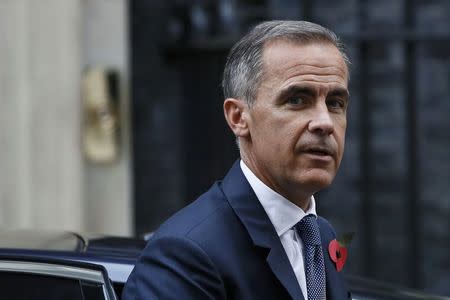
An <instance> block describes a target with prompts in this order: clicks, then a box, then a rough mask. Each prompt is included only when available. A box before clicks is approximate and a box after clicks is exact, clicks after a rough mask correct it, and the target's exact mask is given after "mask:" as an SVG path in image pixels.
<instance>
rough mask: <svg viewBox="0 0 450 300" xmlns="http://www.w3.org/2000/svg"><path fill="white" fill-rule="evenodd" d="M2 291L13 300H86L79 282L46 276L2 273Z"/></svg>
mask: <svg viewBox="0 0 450 300" xmlns="http://www.w3.org/2000/svg"><path fill="white" fill-rule="evenodd" d="M0 290H1V293H2V298H3V299H11V300H27V299H36V300H41V299H42V300H44V299H47V300H57V299H66V300H84V299H83V293H82V289H81V286H80V282H79V281H78V280H74V279H67V278H60V277H53V276H45V275H36V274H26V273H25V274H23V273H15V272H0ZM97 299H98V298H97Z"/></svg>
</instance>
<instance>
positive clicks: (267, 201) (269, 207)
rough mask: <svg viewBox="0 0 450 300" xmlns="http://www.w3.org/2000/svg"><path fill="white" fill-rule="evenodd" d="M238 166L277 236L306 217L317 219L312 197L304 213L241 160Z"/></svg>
mask: <svg viewBox="0 0 450 300" xmlns="http://www.w3.org/2000/svg"><path fill="white" fill-rule="evenodd" d="M240 166H241V169H242V172H243V173H244V176H245V178H247V180H248V182H249V184H250V186H251V187H252V189H253V191H254V192H255V194H256V197H257V198H258V200H259V202H261V205H262V206H263V208H264V210H265V211H266V213H267V215H268V216H269V219H270V221H271V222H272V224H273V226H274V227H275V230H276V232H277V234H278V236H281V235H283V234H284V233H285V232H286V231H288V230H289V229H291V228H292V227H293V226H294V225H295V224H297V223H298V222H300V220H301V219H303V217H304V216H306V215H309V214H313V215H314V216H316V217H317V214H316V202H315V200H314V196H311V201H310V206H309V208H308V210H307V211H306V212H305V211H303V209H301V208H300V207H298V206H297V205H295V204H294V203H292V202H291V201H289V200H288V199H286V198H285V197H283V196H281V195H280V194H278V193H277V192H275V191H274V190H272V189H271V188H270V187H268V186H267V185H266V184H264V183H263V182H262V181H261V180H260V179H259V178H258V177H256V175H255V174H254V173H253V172H252V171H251V170H250V169H249V167H247V165H246V164H245V163H244V162H243V161H242V160H241V162H240Z"/></svg>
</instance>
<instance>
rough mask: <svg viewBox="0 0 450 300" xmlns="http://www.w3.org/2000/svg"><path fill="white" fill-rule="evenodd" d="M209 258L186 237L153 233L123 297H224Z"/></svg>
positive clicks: (218, 277)
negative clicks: (153, 235) (156, 235)
mask: <svg viewBox="0 0 450 300" xmlns="http://www.w3.org/2000/svg"><path fill="white" fill-rule="evenodd" d="M225 298H226V295H225V288H224V284H223V281H222V279H221V278H220V276H219V274H218V272H217V270H216V268H215V266H214V265H213V263H212V261H211V259H210V258H209V257H208V256H207V254H206V253H205V252H204V251H203V249H202V248H200V246H198V245H197V244H196V243H195V242H193V241H192V240H190V239H188V238H184V237H183V238H180V237H169V236H162V237H155V238H153V239H151V241H150V242H149V244H148V245H147V247H146V248H145V250H144V252H143V254H142V256H141V258H140V259H139V261H138V263H137V264H136V266H135V268H134V270H133V272H132V273H131V275H130V277H129V279H128V281H127V284H126V286H125V288H124V292H123V295H122V299H124V300H141V299H142V300H143V299H146V300H147V299H149V300H150V299H161V300H163V299H196V300H197V299H198V300H201V299H225Z"/></svg>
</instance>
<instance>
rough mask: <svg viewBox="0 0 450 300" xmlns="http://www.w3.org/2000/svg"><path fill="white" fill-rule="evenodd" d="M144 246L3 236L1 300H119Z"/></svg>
mask: <svg viewBox="0 0 450 300" xmlns="http://www.w3.org/2000/svg"><path fill="white" fill-rule="evenodd" d="M145 244H146V241H145V240H144V239H132V238H121V237H109V236H101V235H92V234H90V235H88V234H84V235H80V234H77V233H72V232H44V231H29V230H21V231H17V230H16V231H6V230H4V231H1V230H0V295H1V298H2V299H10V300H19V299H20V300H24V299H37V300H40V299H46V300H54V299H64V300H72V299H73V300H75V299H77V300H78V299H80V300H81V299H83V300H97V299H111V300H115V299H120V296H121V293H122V290H123V287H124V284H125V282H126V280H127V278H128V276H129V275H130V273H131V271H132V269H133V267H134V265H135V263H136V261H137V259H138V257H139V255H140V253H141V251H142V250H143V248H144V247H145ZM348 281H349V284H350V289H351V291H352V295H353V299H354V300H357V299H358V300H375V299H380V300H384V299H386V300H387V299H389V300H391V299H392V300H397V299H399V300H400V299H427V300H450V298H449V297H439V296H432V295H428V294H424V293H422V292H418V291H415V290H411V289H404V288H399V287H396V286H391V285H387V284H384V283H380V282H376V281H369V280H365V279H361V278H358V277H349V278H348ZM174 298H175V299H176V295H174Z"/></svg>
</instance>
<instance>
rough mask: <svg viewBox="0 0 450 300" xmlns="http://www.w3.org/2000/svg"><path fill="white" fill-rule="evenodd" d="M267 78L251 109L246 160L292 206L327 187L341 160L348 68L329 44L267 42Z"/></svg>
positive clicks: (265, 73) (265, 77) (264, 55)
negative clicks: (292, 203) (291, 202)
mask: <svg viewBox="0 0 450 300" xmlns="http://www.w3.org/2000/svg"><path fill="white" fill-rule="evenodd" d="M263 62H264V64H263V76H262V80H261V84H260V87H259V90H258V93H257V96H256V99H255V101H254V103H253V105H252V106H251V107H250V108H249V109H248V111H247V112H248V120H247V121H248V136H247V141H248V147H247V151H246V154H245V157H246V158H245V161H246V162H247V163H248V164H249V166H250V167H251V169H252V170H253V171H254V172H255V173H256V175H257V176H258V177H259V178H260V179H261V180H262V181H263V182H264V183H265V184H267V185H268V186H269V187H271V188H272V189H274V190H275V191H277V192H278V193H280V194H281V195H283V196H285V197H286V198H288V199H289V200H291V201H293V202H294V203H297V204H300V203H306V202H304V201H305V200H307V199H308V200H309V196H310V195H311V194H313V193H315V192H317V191H318V190H320V189H322V188H324V187H326V186H328V185H329V184H330V183H331V181H332V180H333V178H334V176H335V175H336V172H337V169H338V167H339V164H340V162H341V159H342V155H343V151H344V141H345V129H346V125H347V119H346V110H347V103H348V90H347V85H348V84H347V81H348V70H347V67H346V64H345V62H344V60H343V58H342V55H341V54H340V52H339V50H338V49H337V48H336V47H335V46H333V45H331V44H328V43H312V44H308V45H299V44H296V43H292V42H287V41H279V40H278V41H272V42H269V43H268V44H267V45H266V46H265V48H264V52H263Z"/></svg>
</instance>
